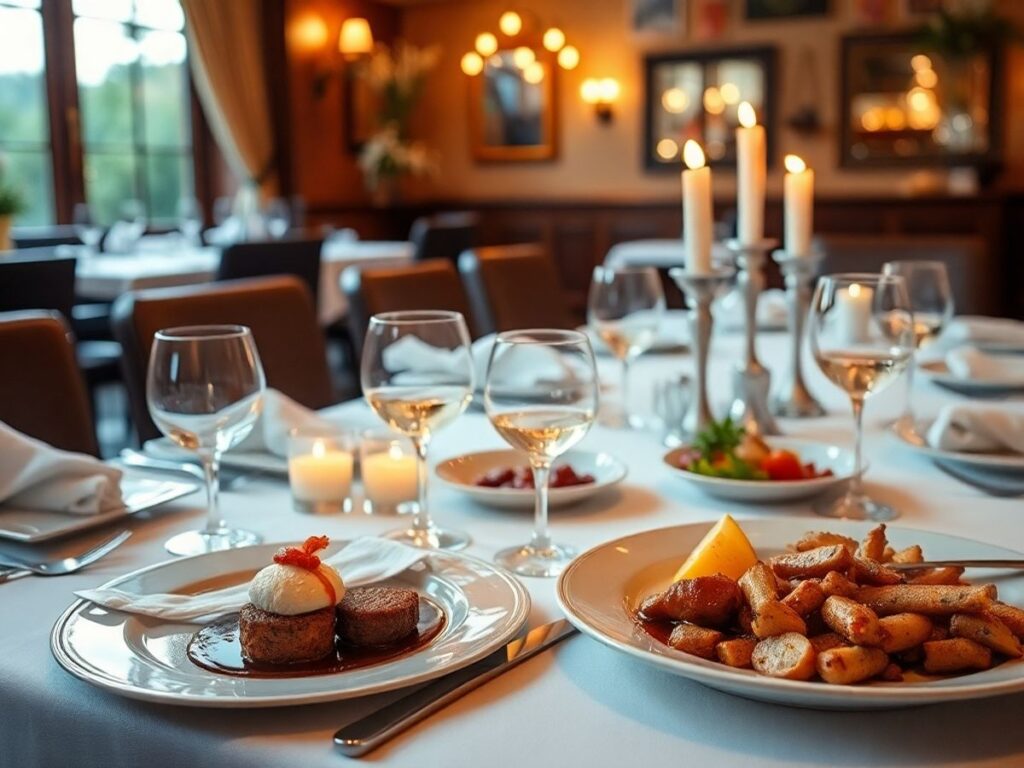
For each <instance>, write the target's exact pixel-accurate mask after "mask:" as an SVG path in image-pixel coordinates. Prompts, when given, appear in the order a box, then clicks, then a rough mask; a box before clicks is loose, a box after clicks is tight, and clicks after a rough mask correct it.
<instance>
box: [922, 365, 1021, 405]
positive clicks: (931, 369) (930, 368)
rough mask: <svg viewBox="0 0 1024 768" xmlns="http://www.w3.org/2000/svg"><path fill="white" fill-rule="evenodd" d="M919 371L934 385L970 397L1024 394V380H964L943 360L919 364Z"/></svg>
mask: <svg viewBox="0 0 1024 768" xmlns="http://www.w3.org/2000/svg"><path fill="white" fill-rule="evenodd" d="M917 369H918V370H919V371H920V372H921V375H922V376H924V377H925V378H926V379H928V381H930V382H932V383H933V384H937V385H938V386H940V387H945V388H946V389H949V390H952V391H953V392H957V393H959V394H962V395H967V396H968V397H1000V396H1004V395H1012V394H1015V393H1019V392H1024V378H1018V379H964V378H961V377H959V376H954V375H953V374H952V373H951V372H950V370H949V366H947V365H946V363H945V361H943V360H931V361H929V362H925V363H919V364H918V366H917Z"/></svg>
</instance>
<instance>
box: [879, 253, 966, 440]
mask: <svg viewBox="0 0 1024 768" xmlns="http://www.w3.org/2000/svg"><path fill="white" fill-rule="evenodd" d="M882 272H883V274H886V275H898V276H900V277H902V278H903V280H904V282H905V283H906V286H907V296H908V298H909V299H910V309H911V311H912V312H913V313H914V346H915V348H916V349H919V350H920V349H924V348H925V347H927V346H928V345H929V344H931V343H932V342H933V341H934V340H935V339H936V338H938V336H939V334H941V333H942V331H943V329H944V328H945V327H946V326H947V325H948V324H949V321H950V320H952V319H953V310H954V307H953V288H952V286H951V285H950V282H949V272H948V271H947V270H946V264H945V262H942V261H929V260H918V259H909V260H906V261H890V262H887V263H886V264H885V265H884V266H883V267H882ZM913 388H914V361H913V360H911V364H910V365H909V366H908V367H907V400H906V405H905V406H904V408H903V415H902V416H900V418H898V419H897V420H896V424H895V425H894V429H895V430H896V432H897V433H898V434H901V435H904V436H905V437H908V438H911V439H916V440H919V441H923V438H921V437H920V436H919V435H918V433H917V424H916V419H915V417H914V406H913V396H914V393H913Z"/></svg>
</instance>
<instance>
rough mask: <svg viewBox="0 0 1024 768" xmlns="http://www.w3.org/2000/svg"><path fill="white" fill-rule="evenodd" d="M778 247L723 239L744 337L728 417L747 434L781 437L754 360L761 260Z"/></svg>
mask: <svg viewBox="0 0 1024 768" xmlns="http://www.w3.org/2000/svg"><path fill="white" fill-rule="evenodd" d="M778 244H779V243H778V241H777V240H771V239H764V240H760V241H759V242H756V243H741V242H740V241H739V240H727V241H726V243H725V245H726V247H727V248H728V249H729V250H730V251H731V252H732V254H733V256H734V257H735V259H736V267H737V272H736V285H737V288H739V290H741V291H742V292H743V314H744V323H743V329H744V333H745V335H746V355H745V359H744V362H743V364H742V365H740V366H739V367H737V368H736V371H735V372H734V373H733V391H734V393H735V399H734V400H733V402H732V406H731V407H730V408H729V415H730V416H731V417H732V420H733V421H734V422H736V423H737V424H739V425H741V426H742V427H743V428H744V429H745V430H746V431H747V434H749V435H778V434H781V430H780V429H779V426H778V424H776V423H775V417H774V416H772V412H771V410H770V409H769V408H768V393H769V391H770V390H771V384H772V377H771V372H770V371H769V370H768V369H767V368H765V367H764V366H763V365H761V361H760V360H758V358H757V300H758V298H759V297H760V295H761V292H762V291H763V290H764V286H765V277H764V264H765V261H766V260H767V258H768V253H769V252H770V251H771V250H772V249H773V248H775V246H777V245H778Z"/></svg>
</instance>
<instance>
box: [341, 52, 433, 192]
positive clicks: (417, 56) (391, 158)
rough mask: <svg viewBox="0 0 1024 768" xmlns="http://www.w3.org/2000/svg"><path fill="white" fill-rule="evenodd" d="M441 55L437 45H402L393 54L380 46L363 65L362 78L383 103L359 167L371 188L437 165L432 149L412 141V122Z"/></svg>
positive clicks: (363, 150) (379, 101)
mask: <svg viewBox="0 0 1024 768" xmlns="http://www.w3.org/2000/svg"><path fill="white" fill-rule="evenodd" d="M439 55H440V51H439V49H438V48H437V47H436V46H432V47H430V48H417V47H416V46H413V45H408V44H406V43H401V42H400V43H398V45H397V46H395V49H394V51H392V50H391V49H390V48H388V47H387V46H383V45H381V46H377V48H376V49H375V50H374V53H373V55H372V56H371V57H370V60H369V62H367V64H366V66H365V67H364V69H363V72H362V76H363V77H365V78H366V80H367V82H368V84H369V85H370V87H371V89H372V90H373V91H374V93H375V94H376V95H377V99H378V103H379V105H380V107H379V111H378V113H377V125H378V128H377V132H376V133H375V134H374V135H373V136H372V137H371V138H370V139H369V141H367V142H366V144H364V145H363V149H362V152H361V153H360V156H359V166H360V168H362V170H363V173H364V174H365V176H366V184H367V186H368V187H369V188H370V189H371V190H377V189H379V188H380V187H381V186H382V185H386V184H388V183H391V182H394V181H395V180H397V179H398V178H399V177H401V176H403V175H405V174H413V175H415V176H420V175H424V174H428V173H432V172H433V171H434V169H435V165H436V164H435V162H434V158H433V155H432V153H431V152H430V150H429V149H428V148H427V147H426V146H425V145H424V144H423V143H422V142H419V141H412V140H411V139H410V138H409V119H410V117H411V116H412V113H413V110H414V109H415V108H416V105H417V103H418V102H419V100H420V97H421V96H422V94H423V84H424V82H425V80H426V77H427V73H428V72H430V70H431V69H433V68H434V67H435V66H436V65H437V60H438V57H439Z"/></svg>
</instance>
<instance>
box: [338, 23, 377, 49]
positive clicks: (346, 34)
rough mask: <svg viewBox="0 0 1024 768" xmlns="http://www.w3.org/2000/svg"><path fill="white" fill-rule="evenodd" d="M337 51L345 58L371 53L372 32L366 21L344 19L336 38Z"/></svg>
mask: <svg viewBox="0 0 1024 768" xmlns="http://www.w3.org/2000/svg"><path fill="white" fill-rule="evenodd" d="M338 50H339V51H341V52H342V53H343V54H344V55H345V56H346V57H355V56H363V55H365V54H367V53H372V52H373V32H371V31H370V22H368V21H367V20H366V19H363V18H359V17H353V18H351V19H345V22H344V23H343V24H342V25H341V34H340V35H339V36H338Z"/></svg>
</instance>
